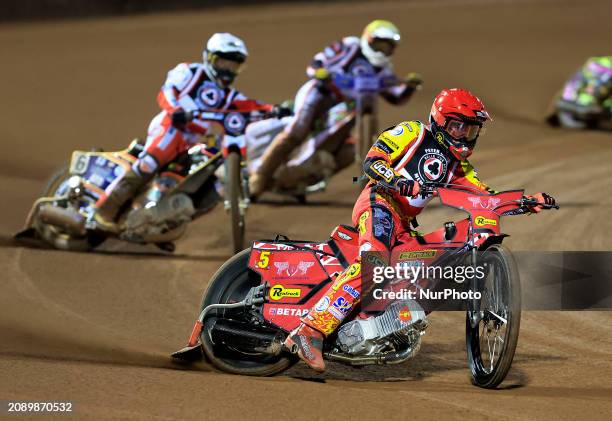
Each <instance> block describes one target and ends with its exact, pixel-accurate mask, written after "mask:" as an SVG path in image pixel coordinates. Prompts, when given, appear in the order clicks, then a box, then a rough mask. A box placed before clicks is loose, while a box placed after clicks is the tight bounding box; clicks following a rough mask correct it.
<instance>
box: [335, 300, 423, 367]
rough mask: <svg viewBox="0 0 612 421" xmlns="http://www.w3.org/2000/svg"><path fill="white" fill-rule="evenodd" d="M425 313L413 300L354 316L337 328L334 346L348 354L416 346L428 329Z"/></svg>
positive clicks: (373, 352) (370, 352)
mask: <svg viewBox="0 0 612 421" xmlns="http://www.w3.org/2000/svg"><path fill="white" fill-rule="evenodd" d="M427 324H428V323H427V320H426V317H425V312H424V311H423V309H422V307H421V306H420V305H419V303H417V302H416V301H412V300H410V301H399V302H395V303H393V304H391V305H390V306H389V307H387V308H386V309H385V311H384V312H383V313H382V314H380V315H378V316H375V317H370V318H367V319H356V320H353V321H351V322H349V323H346V324H345V325H343V326H342V327H341V328H340V329H339V330H338V339H337V340H336V345H337V346H338V347H339V348H340V350H341V351H342V352H345V353H347V354H350V355H360V356H363V355H373V354H378V353H381V352H386V351H390V350H394V349H398V348H401V347H403V346H406V345H408V346H411V347H415V346H418V344H419V343H420V337H421V335H423V334H424V333H425V329H426V328H427Z"/></svg>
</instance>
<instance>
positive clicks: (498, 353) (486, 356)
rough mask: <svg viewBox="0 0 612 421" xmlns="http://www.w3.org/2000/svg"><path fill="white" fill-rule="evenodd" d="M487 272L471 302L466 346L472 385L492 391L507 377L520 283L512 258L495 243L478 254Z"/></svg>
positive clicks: (518, 320)
mask: <svg viewBox="0 0 612 421" xmlns="http://www.w3.org/2000/svg"><path fill="white" fill-rule="evenodd" d="M478 265H484V266H485V267H486V269H487V273H486V276H485V278H484V279H483V280H482V285H481V288H479V291H481V293H482V298H481V299H480V300H479V302H477V303H470V308H469V310H468V313H467V320H466V347H467V356H468V364H469V366H470V370H471V375H472V383H473V384H474V385H476V386H479V387H483V388H487V389H492V388H495V387H497V386H498V385H499V384H500V383H501V382H502V381H503V380H504V378H505V377H506V374H508V370H510V366H511V365H512V359H513V358H514V352H515V350H516V345H517V342H518V335H519V329H520V324H521V283H520V278H519V274H518V268H517V266H516V262H515V261H514V257H513V256H512V254H511V253H510V251H509V250H508V249H506V248H505V247H503V246H501V245H498V244H495V245H492V246H491V247H489V248H487V249H486V250H485V251H484V252H482V254H481V255H480V258H479V262H478Z"/></svg>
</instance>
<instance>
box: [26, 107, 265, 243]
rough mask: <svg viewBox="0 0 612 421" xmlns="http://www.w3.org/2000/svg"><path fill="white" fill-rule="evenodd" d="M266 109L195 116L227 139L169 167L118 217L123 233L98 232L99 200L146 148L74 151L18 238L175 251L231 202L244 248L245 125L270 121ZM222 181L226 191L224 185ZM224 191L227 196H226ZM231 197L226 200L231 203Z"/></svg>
mask: <svg viewBox="0 0 612 421" xmlns="http://www.w3.org/2000/svg"><path fill="white" fill-rule="evenodd" d="M264 115H265V114H264V111H263V110H261V109H253V110H246V111H245V110H240V111H237V110H212V111H206V112H193V113H190V115H189V118H193V117H194V116H198V117H199V118H201V119H203V120H206V121H209V122H211V123H213V124H217V126H219V127H220V128H221V134H218V135H211V136H209V137H208V138H207V139H206V140H207V142H208V144H204V143H198V144H196V145H194V146H192V147H191V148H190V149H189V150H188V151H187V152H186V153H184V154H182V155H181V156H179V157H178V158H177V159H176V160H175V161H173V162H172V163H170V164H168V165H167V166H166V167H164V168H162V169H161V171H160V172H159V173H158V174H156V176H155V177H154V178H153V179H152V180H151V181H149V182H148V183H147V184H146V185H145V186H144V187H143V188H142V189H141V190H140V192H139V193H138V194H137V195H136V196H135V197H134V199H133V200H132V201H131V203H130V204H129V206H126V207H124V209H122V210H121V211H120V215H119V216H118V225H119V226H120V231H119V232H118V233H109V232H105V231H101V230H99V229H97V226H96V224H95V221H94V220H93V218H92V217H93V214H94V212H95V204H96V202H97V201H98V200H99V199H100V198H101V197H103V196H104V195H105V194H107V193H106V192H107V191H108V188H109V187H110V186H111V185H112V184H113V183H114V182H115V181H116V180H118V179H119V178H121V177H122V176H123V174H125V172H126V171H128V170H129V169H130V167H131V165H132V164H133V163H134V162H135V161H136V159H137V158H138V155H139V154H140V153H141V152H142V151H143V149H144V142H143V141H142V140H134V141H133V142H132V143H131V144H130V146H129V147H128V148H127V149H125V150H121V151H116V152H104V151H100V150H92V151H74V152H73V154H72V158H71V160H70V162H69V163H68V164H66V165H65V166H63V167H62V168H60V169H59V170H58V171H56V173H55V174H53V175H52V176H51V177H50V179H49V180H48V182H47V185H46V187H45V188H44V190H43V194H42V197H41V198H39V199H38V200H36V201H35V202H34V204H33V206H32V208H31V210H30V212H29V215H28V217H27V220H26V224H25V225H26V228H25V229H24V230H23V231H21V232H20V233H18V234H17V235H16V238H17V239H27V238H36V239H41V240H43V241H44V242H45V243H47V244H49V245H51V246H52V247H55V248H57V249H62V250H80V251H84V250H92V249H94V248H95V247H97V246H99V245H101V244H102V243H103V242H104V241H105V240H106V239H108V238H110V237H114V238H118V239H120V240H123V241H127V242H131V243H138V244H155V245H156V246H158V247H159V248H160V249H162V250H164V251H170V252H171V251H174V248H175V246H174V241H175V240H177V239H179V238H180V237H181V236H182V235H183V234H184V233H185V231H186V227H187V225H188V223H189V222H191V221H193V220H194V219H196V218H198V217H200V216H201V215H203V214H204V213H207V212H208V211H210V210H211V209H212V208H214V207H215V206H216V205H217V204H218V203H219V202H220V201H221V200H224V203H225V208H226V209H227V210H228V212H229V213H230V215H231V221H232V223H231V230H232V240H233V243H232V246H233V249H234V251H239V250H242V249H243V248H244V247H243V243H244V225H245V224H244V214H245V209H246V206H247V204H248V203H247V201H248V193H247V192H245V189H246V188H247V186H248V183H247V180H245V179H244V169H243V167H244V164H243V163H242V158H241V157H242V156H243V155H244V148H245V146H244V133H243V132H244V128H245V126H246V125H247V124H248V123H249V122H250V121H253V120H255V119H258V118H262V116H264ZM219 179H221V180H222V181H224V182H225V188H224V189H220V188H219ZM223 190H224V191H223ZM222 195H223V196H225V199H223V197H222Z"/></svg>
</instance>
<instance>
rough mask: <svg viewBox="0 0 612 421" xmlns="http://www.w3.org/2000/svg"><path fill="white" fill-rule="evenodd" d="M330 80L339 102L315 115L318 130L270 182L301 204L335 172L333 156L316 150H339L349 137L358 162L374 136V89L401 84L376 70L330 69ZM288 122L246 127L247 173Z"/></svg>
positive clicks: (323, 185)
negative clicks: (336, 71) (353, 72)
mask: <svg viewBox="0 0 612 421" xmlns="http://www.w3.org/2000/svg"><path fill="white" fill-rule="evenodd" d="M331 81H332V86H333V89H335V90H336V92H338V94H341V96H342V97H343V98H344V101H343V102H340V103H339V104H337V105H335V106H334V107H332V108H331V109H330V110H329V111H328V112H327V114H326V115H325V116H324V117H322V118H320V119H319V121H318V122H317V126H318V127H317V129H316V130H314V131H313V132H312V133H310V135H309V136H308V139H307V140H306V141H305V142H304V143H302V144H301V145H300V146H299V147H298V148H296V150H294V151H293V153H292V154H291V156H290V157H289V160H288V162H286V163H285V164H284V165H281V167H280V168H278V169H277V170H276V171H275V173H274V184H273V187H272V188H271V189H270V190H271V191H272V192H273V193H276V194H281V195H285V196H292V197H295V198H296V199H297V200H298V201H299V202H300V203H304V202H305V201H306V196H307V195H310V194H312V193H317V192H320V191H323V190H325V188H326V187H327V185H328V183H329V180H330V178H331V177H332V176H333V175H334V174H335V172H336V166H335V164H334V162H333V160H331V159H325V156H324V154H322V153H321V151H326V152H331V153H332V155H335V154H337V153H344V152H345V150H344V149H343V148H342V145H343V144H345V143H347V142H350V143H353V145H354V146H353V148H354V155H355V159H356V160H357V162H361V161H363V156H364V155H365V153H367V151H368V150H369V149H370V147H371V146H372V144H373V142H374V140H375V136H377V135H378V118H377V113H378V97H379V93H380V92H381V91H383V90H385V89H388V88H390V87H393V86H397V85H400V84H401V83H403V81H401V80H399V79H397V78H396V77H390V76H380V75H376V74H372V75H370V74H362V75H356V76H354V75H345V74H334V75H332V76H331ZM299 95H300V93H298V96H299ZM296 102H299V101H298V100H296ZM291 122H292V117H286V118H283V119H269V120H264V121H260V122H256V123H253V124H251V125H250V126H249V127H248V128H247V131H246V140H247V150H248V169H249V172H251V173H253V172H254V171H255V170H256V169H257V168H258V167H259V165H260V162H261V157H262V156H263V154H264V152H265V150H266V147H267V146H269V144H270V142H271V141H272V139H274V137H275V136H276V135H277V134H278V133H280V132H281V131H282V130H284V128H285V127H286V126H287V125H289V124H291ZM353 128H354V129H355V131H356V136H355V138H354V139H353V138H352V137H351V131H352V130H353ZM349 159H352V158H349ZM336 160H337V159H336Z"/></svg>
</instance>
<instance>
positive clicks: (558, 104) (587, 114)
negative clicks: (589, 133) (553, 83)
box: [546, 91, 612, 130]
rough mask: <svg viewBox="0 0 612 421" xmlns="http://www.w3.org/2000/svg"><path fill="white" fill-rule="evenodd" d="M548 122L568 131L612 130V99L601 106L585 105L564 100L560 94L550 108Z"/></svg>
mask: <svg viewBox="0 0 612 421" xmlns="http://www.w3.org/2000/svg"><path fill="white" fill-rule="evenodd" d="M547 115H548V117H547V118H546V121H547V122H548V124H550V125H551V126H555V127H558V126H560V127H564V128H568V129H595V130H612V98H608V99H606V100H605V101H603V102H602V103H601V104H589V105H583V104H580V103H578V102H577V101H569V100H567V99H565V98H563V91H561V92H559V93H558V94H557V95H556V96H555V98H554V99H553V100H552V102H551V104H550V105H549V107H548V113H547Z"/></svg>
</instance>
